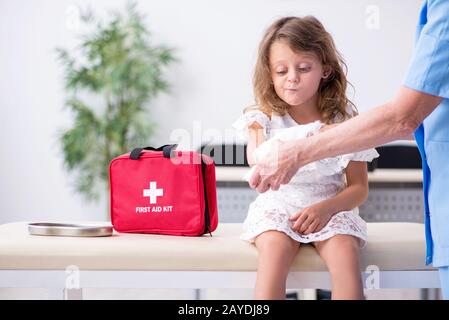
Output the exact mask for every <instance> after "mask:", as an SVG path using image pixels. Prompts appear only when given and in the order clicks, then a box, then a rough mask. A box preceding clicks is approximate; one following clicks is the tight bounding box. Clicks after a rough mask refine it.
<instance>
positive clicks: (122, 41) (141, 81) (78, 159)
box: [56, 3, 175, 201]
mask: <svg viewBox="0 0 449 320" xmlns="http://www.w3.org/2000/svg"><path fill="white" fill-rule="evenodd" d="M80 19H81V22H82V23H83V24H84V25H85V26H86V27H88V28H90V29H89V30H91V31H88V32H86V33H85V34H82V35H81V38H80V44H79V47H77V48H76V49H75V50H74V51H73V52H70V53H69V51H68V50H66V49H62V48H57V49H56V50H57V54H58V58H59V61H60V62H61V63H62V65H63V67H64V82H65V89H66V91H67V95H68V97H67V101H66V106H67V107H68V108H69V109H70V110H71V111H72V113H73V114H74V123H73V125H72V126H71V127H70V128H68V129H64V130H63V131H62V132H60V134H59V135H58V139H59V142H60V144H61V146H62V151H63V155H64V164H65V167H66V168H67V170H68V171H69V172H72V174H74V175H75V181H74V185H75V188H76V190H77V191H78V192H80V193H81V194H83V195H84V196H85V198H86V199H88V200H91V201H92V200H98V199H99V196H100V193H101V190H105V191H106V194H108V193H109V183H108V166H109V162H110V161H111V160H112V159H113V158H114V157H116V156H118V155H120V154H122V153H126V152H128V151H129V150H130V149H131V148H134V147H136V146H142V145H145V144H147V143H148V140H149V137H150V136H151V135H152V133H153V132H154V129H155V123H153V122H152V121H151V120H150V118H149V117H148V113H149V112H148V102H149V101H150V100H151V99H152V98H154V97H155V96H156V95H157V94H158V93H160V92H163V91H167V89H168V84H167V82H166V81H165V80H164V79H163V75H162V70H163V68H164V67H166V66H167V65H169V64H170V63H171V62H172V61H174V60H175V59H174V56H173V49H170V48H167V47H164V46H154V45H153V44H151V43H150V41H149V39H150V34H149V32H148V30H147V28H146V26H145V24H144V17H143V16H142V15H140V14H139V13H138V12H137V9H136V4H135V3H128V5H127V7H126V11H125V13H124V14H121V13H118V12H114V13H113V14H112V17H111V19H110V21H109V22H106V23H105V22H104V21H102V20H100V19H97V18H96V17H95V16H94V14H93V13H92V11H90V10H89V11H84V12H82V13H81V17H80ZM81 61H82V62H81ZM89 101H90V102H89Z"/></svg>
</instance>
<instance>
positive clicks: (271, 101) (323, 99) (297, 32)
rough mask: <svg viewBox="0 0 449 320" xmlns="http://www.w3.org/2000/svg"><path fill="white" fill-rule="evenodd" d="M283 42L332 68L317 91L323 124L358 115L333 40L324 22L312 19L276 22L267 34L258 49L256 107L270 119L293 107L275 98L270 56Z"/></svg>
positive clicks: (255, 81)
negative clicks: (273, 47) (349, 96)
mask: <svg viewBox="0 0 449 320" xmlns="http://www.w3.org/2000/svg"><path fill="white" fill-rule="evenodd" d="M278 40H283V41H286V43H287V44H288V45H289V46H290V48H291V49H292V50H293V51H301V52H312V53H314V54H315V55H316V57H317V58H318V59H319V60H320V62H321V63H322V64H323V65H327V66H329V67H330V74H329V76H328V77H327V78H326V79H322V80H321V83H320V85H319V88H318V111H319V113H320V115H321V118H322V119H321V120H322V121H323V122H324V123H328V124H329V123H332V122H335V121H336V119H337V122H339V121H344V120H346V119H348V118H350V117H351V114H350V113H348V111H347V108H348V106H349V107H350V108H351V111H353V112H355V113H356V111H357V109H356V107H355V105H354V104H353V103H352V102H351V101H350V100H349V99H348V97H347V96H346V88H347V86H348V84H350V83H349V82H348V80H347V79H346V71H347V66H346V64H345V62H344V59H343V57H342V56H341V54H340V53H339V52H338V50H337V49H336V47H335V43H334V41H333V39H332V36H331V35H330V34H329V33H328V32H327V31H326V29H325V28H324V26H323V25H322V24H321V22H320V21H319V20H318V19H316V18H315V17H313V16H306V17H303V18H299V17H284V18H281V19H279V20H277V21H275V22H274V23H273V24H272V25H271V26H270V27H269V28H268V29H267V31H266V32H265V35H264V37H263V39H262V42H261V43H260V45H259V54H258V58H257V62H256V67H255V72H254V77H253V85H254V96H255V100H256V106H250V107H248V108H246V109H245V111H247V110H248V109H254V108H257V109H259V110H261V111H263V112H264V113H266V114H267V115H271V113H272V112H273V111H274V112H276V113H278V114H280V115H284V114H285V113H286V112H287V111H288V109H289V108H290V105H288V104H287V103H286V102H284V101H283V100H282V99H281V98H279V96H278V95H277V94H276V92H275V90H274V86H273V81H272V77H271V70H270V61H269V54H270V48H271V46H272V44H273V43H274V42H275V41H278Z"/></svg>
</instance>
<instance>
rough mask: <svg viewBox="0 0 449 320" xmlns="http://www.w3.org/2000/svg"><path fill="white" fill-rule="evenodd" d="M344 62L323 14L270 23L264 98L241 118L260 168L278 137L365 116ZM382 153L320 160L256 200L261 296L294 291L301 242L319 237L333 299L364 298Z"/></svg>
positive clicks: (247, 230) (248, 233)
mask: <svg viewBox="0 0 449 320" xmlns="http://www.w3.org/2000/svg"><path fill="white" fill-rule="evenodd" d="M345 67H346V65H345V64H344V62H343V59H342V57H341V56H340V54H339V53H338V51H337V50H336V48H335V45H334V42H333V40H332V37H331V36H330V34H329V33H328V32H327V31H326V30H325V29H324V27H323V25H322V24H321V23H320V22H319V21H318V20H317V19H316V18H314V17H311V16H307V17H304V18H298V17H286V18H282V19H279V20H277V21H275V22H274V23H273V24H272V25H271V26H270V27H269V28H268V30H267V31H266V33H265V35H264V37H263V40H262V42H261V44H260V47H259V56H258V60H257V64H256V69H255V74H254V93H255V98H256V103H257V105H256V106H254V107H251V108H249V110H245V113H244V114H243V116H241V117H240V118H239V119H238V120H237V121H236V122H235V123H234V125H233V126H234V128H236V129H237V130H239V131H240V132H241V133H244V134H245V136H246V137H247V138H248V148H247V158H248V163H249V164H250V166H251V167H253V166H254V165H255V159H254V156H255V155H257V151H263V150H262V149H263V148H262V147H263V146H264V145H265V146H266V147H265V149H267V148H272V147H273V146H275V143H273V139H271V140H270V138H273V137H274V138H275V139H279V140H282V139H283V138H282V137H284V140H285V139H292V138H296V139H298V138H305V137H306V136H308V135H311V134H316V133H318V132H319V131H322V130H325V129H326V127H328V126H333V125H337V124H338V123H339V122H342V121H344V120H347V119H348V118H350V117H352V116H355V115H356V113H355V110H354V109H355V107H354V105H353V104H352V103H351V101H349V99H348V98H347V97H346V87H347V79H346V75H345V73H344V68H345ZM247 109H248V108H247ZM293 127H295V128H297V129H293ZM287 128H290V129H288V130H290V131H288V132H284V134H283V133H282V130H286V129H287ZM292 129H293V131H292ZM285 133H286V134H285ZM293 136H294V137H293ZM264 141H265V143H264ZM268 143H271V145H270V144H268ZM258 147H260V148H258ZM317 148H319V146H317ZM377 156H378V153H377V152H376V151H375V150H374V149H370V150H366V151H362V152H358V153H354V154H347V155H344V156H339V157H335V158H328V159H324V160H320V161H317V162H315V163H311V164H309V165H308V166H305V167H303V168H301V169H299V170H298V172H297V173H296V174H295V176H294V177H293V178H292V180H291V181H290V182H289V183H288V184H285V185H281V187H280V188H279V189H278V190H277V191H273V190H268V191H267V192H265V193H262V194H259V195H258V196H257V198H256V200H255V201H254V202H252V203H251V204H250V207H249V212H248V216H247V218H246V220H245V222H244V224H243V225H244V233H243V234H242V235H241V239H243V240H246V241H249V242H251V243H254V244H255V246H256V247H257V250H258V252H259V262H258V271H257V280H256V286H255V290H254V297H255V298H256V299H284V298H285V289H286V279H287V275H288V271H289V269H290V266H291V263H292V262H293V260H294V258H295V256H296V254H297V253H298V249H299V247H300V244H301V243H311V244H313V245H314V246H315V248H316V250H317V251H318V253H319V254H320V256H321V257H322V259H323V260H324V261H325V263H326V265H327V267H328V269H329V272H330V274H331V279H332V298H333V299H363V285H362V280H361V270H360V265H359V248H361V247H363V246H364V245H365V243H366V237H367V235H366V223H365V222H364V221H363V220H362V219H361V218H360V216H359V215H358V209H357V206H359V205H360V204H361V203H363V202H364V201H365V199H366V198H367V195H368V178H367V168H366V163H365V162H366V161H371V160H372V159H373V158H376V157H377ZM252 169H253V168H252Z"/></svg>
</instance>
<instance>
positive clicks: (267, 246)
mask: <svg viewBox="0 0 449 320" xmlns="http://www.w3.org/2000/svg"><path fill="white" fill-rule="evenodd" d="M255 244H256V247H257V249H258V250H259V252H265V251H269V252H273V251H275V252H286V251H287V252H291V251H295V250H297V249H298V248H299V243H297V242H296V241H295V240H293V239H291V238H290V237H289V236H287V235H286V234H285V233H283V232H281V231H275V230H269V231H265V232H263V233H261V234H260V235H259V236H258V237H257V238H256V240H255Z"/></svg>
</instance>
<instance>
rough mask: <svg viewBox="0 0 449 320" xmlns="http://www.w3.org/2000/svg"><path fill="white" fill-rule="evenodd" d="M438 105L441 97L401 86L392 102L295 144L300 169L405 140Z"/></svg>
mask: <svg viewBox="0 0 449 320" xmlns="http://www.w3.org/2000/svg"><path fill="white" fill-rule="evenodd" d="M440 102H441V97H437V96H432V95H429V94H427V93H423V92H420V91H416V90H413V89H410V88H407V87H402V88H401V89H400V90H399V93H398V94H397V96H396V97H395V98H394V99H393V100H392V101H390V102H387V103H386V104H384V105H381V106H379V107H377V108H374V109H372V110H370V111H368V112H365V113H362V114H360V115H358V116H357V117H354V118H352V119H350V120H348V121H346V122H344V123H342V124H341V125H338V126H336V127H335V128H332V129H330V130H327V131H325V132H323V133H320V134H318V135H316V136H313V137H310V138H308V139H306V140H305V141H298V142H297V143H298V147H297V153H296V154H297V157H298V162H299V163H300V164H301V166H302V165H304V164H307V163H309V162H312V161H315V160H318V159H322V158H326V157H332V156H336V155H339V154H345V153H351V152H357V151H362V150H365V149H368V148H372V147H375V146H378V145H381V144H384V143H387V142H390V141H394V140H401V139H408V138H409V137H410V136H411V135H413V132H414V131H415V130H416V129H417V128H418V126H419V125H420V124H421V123H422V122H423V121H424V119H425V118H426V117H427V116H428V115H429V114H430V113H431V112H432V111H433V110H434V109H435V108H436V106H438V104H439V103H440Z"/></svg>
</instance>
